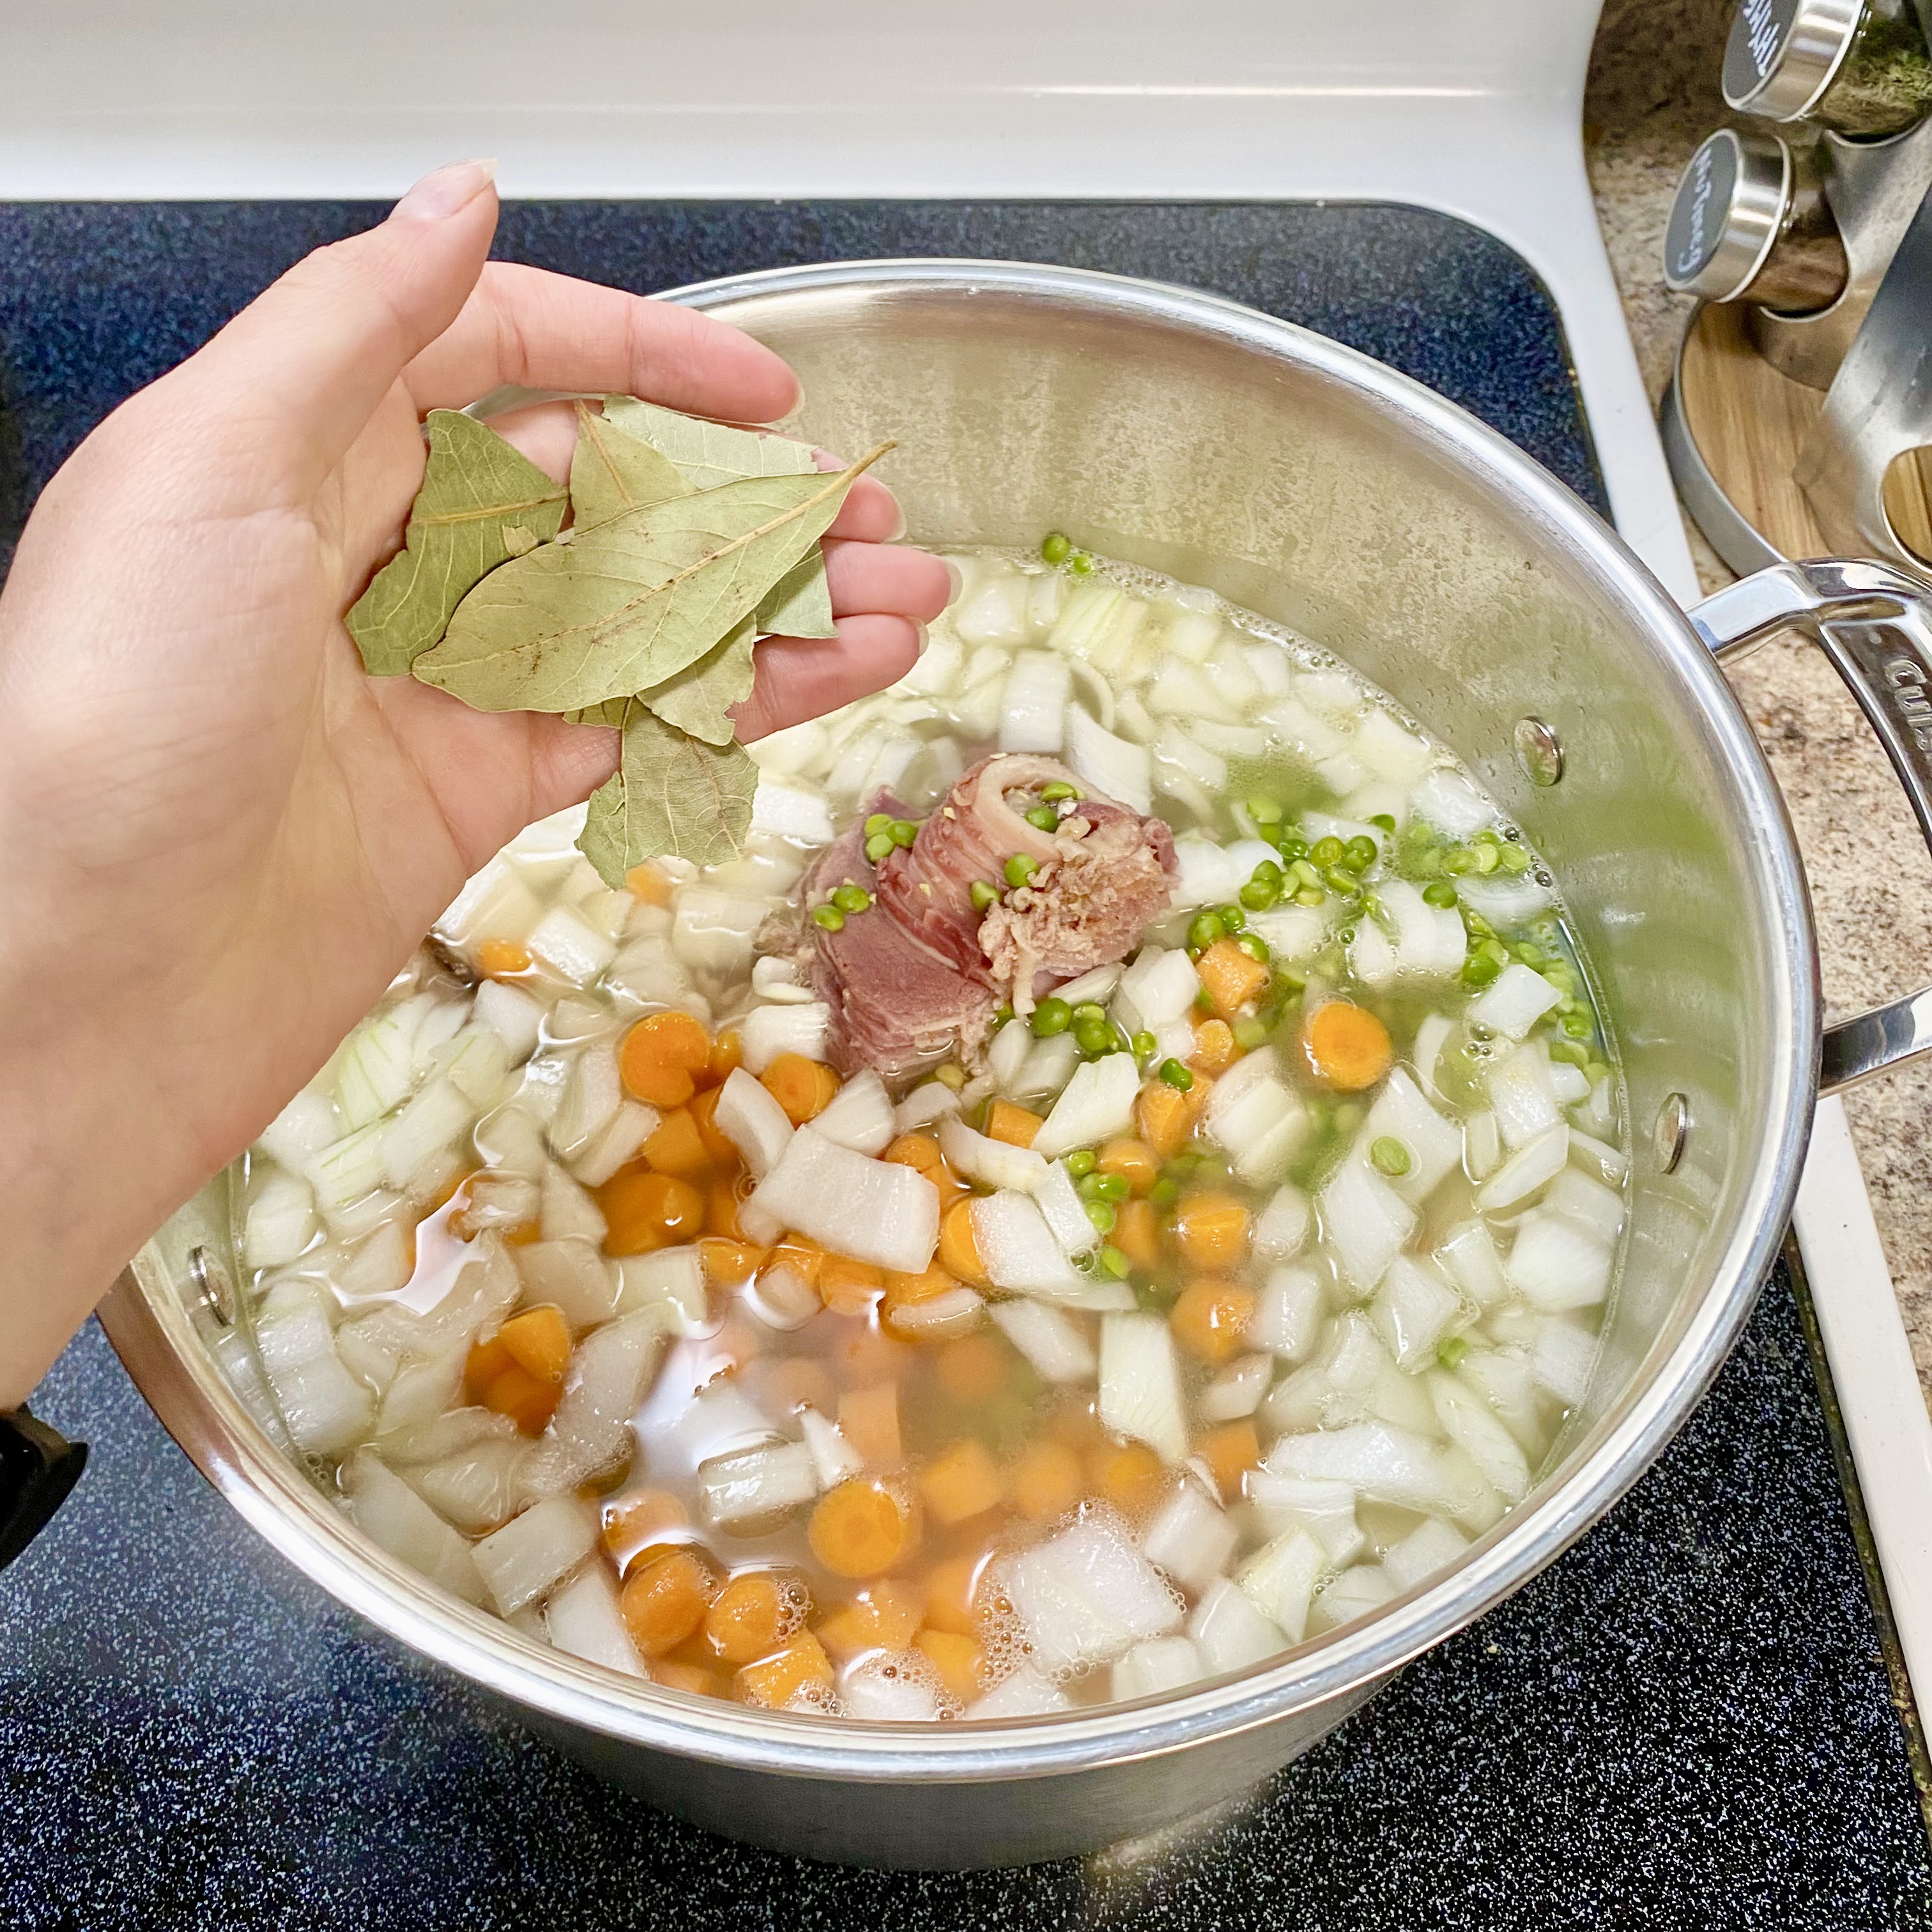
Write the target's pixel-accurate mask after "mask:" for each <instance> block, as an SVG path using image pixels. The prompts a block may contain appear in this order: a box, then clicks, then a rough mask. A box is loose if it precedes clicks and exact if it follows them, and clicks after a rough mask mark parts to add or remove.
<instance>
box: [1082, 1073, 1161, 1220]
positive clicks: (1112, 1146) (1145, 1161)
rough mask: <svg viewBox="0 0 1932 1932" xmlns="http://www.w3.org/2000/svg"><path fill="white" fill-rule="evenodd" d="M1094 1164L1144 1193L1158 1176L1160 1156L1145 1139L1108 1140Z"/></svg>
mask: <svg viewBox="0 0 1932 1932" xmlns="http://www.w3.org/2000/svg"><path fill="white" fill-rule="evenodd" d="M1162 1084H1163V1085H1166V1083H1165V1082H1163V1083H1162ZM1094 1166H1096V1167H1097V1168H1098V1169H1100V1172H1102V1173H1103V1174H1118V1175H1119V1176H1120V1177H1121V1179H1122V1180H1124V1181H1126V1183H1127V1185H1128V1186H1129V1187H1130V1188H1132V1189H1133V1191H1134V1192H1135V1193H1136V1194H1145V1193H1146V1192H1147V1191H1148V1189H1149V1188H1150V1187H1152V1186H1153V1185H1154V1183H1155V1182H1156V1181H1158V1180H1159V1179H1160V1156H1159V1155H1157V1154H1156V1153H1155V1152H1154V1149H1153V1148H1151V1147H1149V1146H1148V1144H1147V1142H1145V1141H1135V1140H1127V1139H1121V1140H1117V1141H1109V1142H1108V1143H1107V1144H1106V1146H1105V1147H1103V1148H1102V1149H1101V1150H1100V1153H1099V1154H1098V1155H1097V1157H1095V1160H1094Z"/></svg>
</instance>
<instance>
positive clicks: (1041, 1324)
mask: <svg viewBox="0 0 1932 1932" xmlns="http://www.w3.org/2000/svg"><path fill="white" fill-rule="evenodd" d="M987 1313H989V1315H991V1316H992V1319H993V1322H994V1325H995V1327H997V1328H999V1329H1000V1330H1001V1331H1002V1332H1003V1333H1004V1334H1005V1336H1006V1338H1007V1340H1008V1341H1010V1343H1012V1344H1013V1346H1014V1347H1015V1348H1016V1349H1018V1350H1019V1352H1020V1353H1021V1354H1022V1355H1024V1356H1025V1358H1027V1361H1028V1362H1029V1363H1030V1364H1031V1365H1032V1367H1033V1369H1034V1373H1036V1374H1037V1375H1038V1376H1039V1377H1040V1379H1041V1380H1042V1381H1043V1382H1091V1381H1092V1380H1093V1379H1094V1376H1095V1375H1096V1374H1097V1373H1098V1368H1099V1363H1098V1358H1097V1357H1096V1356H1095V1355H1094V1347H1093V1344H1092V1343H1090V1342H1089V1341H1088V1339H1087V1337H1085V1335H1084V1334H1082V1333H1081V1331H1080V1329H1079V1327H1078V1326H1077V1325H1076V1324H1075V1323H1074V1322H1073V1321H1072V1320H1071V1319H1070V1318H1069V1317H1068V1316H1066V1315H1065V1314H1064V1313H1061V1310H1059V1309H1058V1308H1055V1307H1049V1305H1048V1304H1046V1302H1043V1301H1031V1300H1020V1301H1000V1302H995V1304H993V1306H992V1307H991V1308H990V1309H989V1310H987Z"/></svg>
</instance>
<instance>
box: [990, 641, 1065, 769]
mask: <svg viewBox="0 0 1932 1932" xmlns="http://www.w3.org/2000/svg"><path fill="white" fill-rule="evenodd" d="M1072 697H1073V667H1072V666H1071V665H1070V664H1069V663H1068V662H1067V659H1066V658H1064V656H1062V655H1061V654H1060V652H1058V651H1021V652H1017V653H1016V655H1015V656H1014V658H1013V668H1012V669H1011V670H1010V671H1009V672H1008V673H1007V683H1006V688H1005V690H1004V691H1002V692H1001V697H1000V749H1001V751H1058V750H1059V749H1060V747H1061V742H1062V741H1063V739H1064V736H1065V733H1066V729H1067V709H1068V706H1069V703H1070V700H1071V699H1072Z"/></svg>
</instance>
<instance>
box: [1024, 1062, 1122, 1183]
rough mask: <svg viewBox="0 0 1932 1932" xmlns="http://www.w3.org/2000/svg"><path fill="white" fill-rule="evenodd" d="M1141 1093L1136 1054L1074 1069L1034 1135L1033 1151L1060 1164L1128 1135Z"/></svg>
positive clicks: (1091, 1063)
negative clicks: (1062, 1158)
mask: <svg viewBox="0 0 1932 1932" xmlns="http://www.w3.org/2000/svg"><path fill="white" fill-rule="evenodd" d="M1140 1089H1141V1076H1140V1070H1139V1067H1136V1065H1135V1064H1134V1057H1133V1055H1132V1054H1131V1053H1109V1054H1106V1055H1103V1056H1102V1057H1101V1058H1100V1059H1098V1060H1090V1061H1085V1062H1084V1063H1083V1064H1082V1065H1081V1066H1079V1067H1076V1069H1075V1070H1074V1073H1073V1079H1070V1081H1068V1082H1067V1087H1066V1090H1065V1091H1064V1092H1063V1093H1062V1094H1061V1096H1060V1098H1059V1099H1058V1100H1056V1101H1055V1103H1054V1104H1053V1111H1052V1112H1051V1113H1049V1115H1047V1117H1046V1121H1045V1123H1044V1124H1043V1125H1042V1127H1041V1128H1040V1131H1039V1132H1038V1133H1037V1134H1035V1135H1034V1139H1033V1148H1032V1150H1031V1151H1033V1152H1034V1154H1039V1155H1043V1156H1044V1157H1045V1158H1046V1159H1047V1160H1058V1158H1059V1157H1060V1156H1061V1155H1062V1154H1071V1153H1072V1152H1073V1151H1074V1149H1075V1148H1085V1147H1094V1146H1097V1145H1099V1143H1100V1142H1103V1141H1106V1140H1111V1139H1113V1138H1114V1136H1116V1135H1118V1134H1124V1133H1127V1131H1128V1130H1129V1129H1130V1127H1132V1126H1133V1118H1134V1102H1135V1100H1136V1097H1138V1096H1139V1093H1140Z"/></svg>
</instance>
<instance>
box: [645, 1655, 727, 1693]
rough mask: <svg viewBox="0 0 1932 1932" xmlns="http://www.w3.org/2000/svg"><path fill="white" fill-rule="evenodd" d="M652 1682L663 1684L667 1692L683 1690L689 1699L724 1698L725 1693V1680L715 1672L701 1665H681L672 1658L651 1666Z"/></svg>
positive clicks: (661, 1660) (659, 1660)
mask: <svg viewBox="0 0 1932 1932" xmlns="http://www.w3.org/2000/svg"><path fill="white" fill-rule="evenodd" d="M649 1669H650V1673H651V1682H652V1683H653V1684H661V1685H663V1686H664V1688H665V1689H666V1690H667V1691H682V1692H683V1693H684V1694H685V1696H687V1697H723V1696H724V1692H725V1688H726V1687H725V1682H724V1679H723V1678H722V1677H721V1676H719V1675H718V1673H717V1672H716V1671H715V1670H706V1669H704V1668H703V1666H702V1665H701V1664H679V1663H676V1662H673V1661H672V1660H671V1659H670V1658H667V1657H664V1658H658V1659H657V1660H656V1661H655V1662H654V1663H652V1664H651V1665H650V1667H649Z"/></svg>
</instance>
